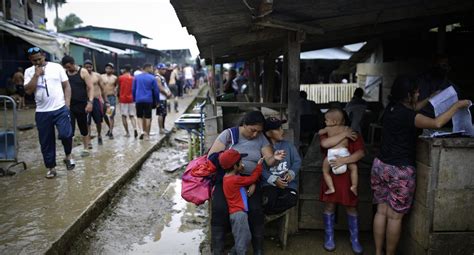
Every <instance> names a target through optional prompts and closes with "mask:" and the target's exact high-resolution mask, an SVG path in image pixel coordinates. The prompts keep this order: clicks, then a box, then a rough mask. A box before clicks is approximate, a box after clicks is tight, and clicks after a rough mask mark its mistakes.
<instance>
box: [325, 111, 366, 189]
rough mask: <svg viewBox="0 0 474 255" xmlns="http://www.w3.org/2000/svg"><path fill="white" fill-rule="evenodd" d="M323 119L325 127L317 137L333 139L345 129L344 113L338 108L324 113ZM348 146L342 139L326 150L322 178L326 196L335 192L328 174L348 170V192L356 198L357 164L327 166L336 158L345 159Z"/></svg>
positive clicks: (346, 141)
mask: <svg viewBox="0 0 474 255" xmlns="http://www.w3.org/2000/svg"><path fill="white" fill-rule="evenodd" d="M324 118H325V123H326V127H325V128H323V129H321V130H319V135H324V134H327V135H328V137H333V136H335V135H338V134H340V133H343V132H344V130H345V129H346V128H347V127H346V126H345V125H344V124H345V122H344V113H343V112H342V110H341V109H338V108H333V109H330V110H329V111H327V112H326V114H325V115H324ZM348 144H349V141H348V139H347V138H345V139H343V140H342V141H340V142H339V143H338V144H336V145H335V146H333V147H331V148H330V149H328V153H327V157H326V158H325V159H324V161H323V177H324V181H325V182H326V185H327V186H328V190H326V191H325V193H326V194H332V193H334V192H335V191H336V190H335V188H334V183H333V181H332V178H331V174H329V172H330V171H331V170H332V172H333V173H334V174H342V173H345V172H346V171H347V168H349V170H350V173H351V187H350V190H351V191H352V193H354V195H356V196H357V183H358V178H357V164H355V163H351V164H347V165H346V164H344V165H341V166H337V167H332V169H331V166H330V165H329V161H330V160H333V159H335V158H338V157H347V156H350V153H349V151H348V150H347V146H348Z"/></svg>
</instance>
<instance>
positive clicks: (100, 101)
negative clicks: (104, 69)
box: [84, 60, 107, 149]
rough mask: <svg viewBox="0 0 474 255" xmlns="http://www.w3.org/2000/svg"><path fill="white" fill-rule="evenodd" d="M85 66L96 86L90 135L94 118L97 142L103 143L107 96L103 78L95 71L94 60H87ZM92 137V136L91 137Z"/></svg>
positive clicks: (89, 123) (90, 116) (90, 117)
mask: <svg viewBox="0 0 474 255" xmlns="http://www.w3.org/2000/svg"><path fill="white" fill-rule="evenodd" d="M84 68H85V69H86V70H87V71H88V72H89V74H90V76H91V80H92V85H93V87H94V100H93V103H92V104H93V108H92V112H91V113H90V114H89V115H88V116H87V117H88V118H87V125H88V127H89V137H90V135H91V124H92V119H94V122H95V125H96V127H97V143H98V144H99V145H102V119H103V118H104V103H105V102H107V98H106V97H105V96H104V92H103V90H104V89H103V85H102V78H101V77H100V74H99V73H96V72H94V71H93V69H94V67H93V64H92V61H90V60H85V61H84ZM89 139H90V138H89ZM89 149H92V144H89Z"/></svg>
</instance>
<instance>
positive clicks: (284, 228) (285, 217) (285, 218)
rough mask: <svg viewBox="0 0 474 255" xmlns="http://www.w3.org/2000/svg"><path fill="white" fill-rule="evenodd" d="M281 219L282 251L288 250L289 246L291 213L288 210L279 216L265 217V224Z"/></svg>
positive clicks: (280, 237)
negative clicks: (287, 246)
mask: <svg viewBox="0 0 474 255" xmlns="http://www.w3.org/2000/svg"><path fill="white" fill-rule="evenodd" d="M277 219H280V220H281V221H280V227H279V235H280V236H279V239H280V242H281V248H282V250H286V245H287V244H288V225H289V223H290V211H289V210H286V211H284V212H282V213H279V214H272V215H265V223H268V222H271V221H274V220H277Z"/></svg>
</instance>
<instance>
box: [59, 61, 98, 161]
mask: <svg viewBox="0 0 474 255" xmlns="http://www.w3.org/2000/svg"><path fill="white" fill-rule="evenodd" d="M61 64H62V65H63V67H64V69H66V74H67V76H68V78H69V84H70V86H71V105H70V107H69V109H70V113H71V127H72V134H73V136H74V133H75V132H74V130H75V128H76V121H77V126H78V127H79V131H80V133H81V135H82V143H83V146H84V149H83V150H82V152H81V156H82V157H87V156H89V150H88V147H89V142H90V140H89V139H90V137H89V129H88V125H87V115H88V114H89V113H90V112H92V100H93V99H94V87H93V86H92V82H91V78H90V75H89V72H88V71H87V70H86V69H85V68H82V67H78V66H77V65H76V64H75V61H74V58H73V57H71V56H64V57H63V59H62V60H61Z"/></svg>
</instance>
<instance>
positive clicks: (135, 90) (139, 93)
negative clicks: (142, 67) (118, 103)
mask: <svg viewBox="0 0 474 255" xmlns="http://www.w3.org/2000/svg"><path fill="white" fill-rule="evenodd" d="M132 94H133V100H134V101H135V103H153V98H154V99H155V102H158V100H159V98H160V89H159V88H158V83H157V82H156V79H155V77H154V76H153V75H151V74H149V73H141V74H139V75H137V76H135V78H134V79H133V86H132Z"/></svg>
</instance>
